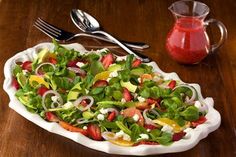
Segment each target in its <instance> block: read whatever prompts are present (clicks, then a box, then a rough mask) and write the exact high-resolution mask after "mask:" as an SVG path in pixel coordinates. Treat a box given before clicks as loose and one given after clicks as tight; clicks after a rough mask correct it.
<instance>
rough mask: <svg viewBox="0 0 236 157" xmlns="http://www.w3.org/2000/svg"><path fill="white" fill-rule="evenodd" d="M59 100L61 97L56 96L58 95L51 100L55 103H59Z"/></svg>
mask: <svg viewBox="0 0 236 157" xmlns="http://www.w3.org/2000/svg"><path fill="white" fill-rule="evenodd" d="M58 99H59V97H58V96H56V95H54V96H52V97H51V100H52V101H53V102H57V100H58Z"/></svg>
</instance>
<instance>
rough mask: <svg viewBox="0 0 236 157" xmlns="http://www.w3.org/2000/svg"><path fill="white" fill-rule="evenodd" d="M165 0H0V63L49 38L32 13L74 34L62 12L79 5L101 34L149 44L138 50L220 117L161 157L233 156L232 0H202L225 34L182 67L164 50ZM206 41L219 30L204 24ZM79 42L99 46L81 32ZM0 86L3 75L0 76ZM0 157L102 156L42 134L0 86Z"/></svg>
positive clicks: (235, 52) (235, 42)
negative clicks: (189, 145)
mask: <svg viewBox="0 0 236 157" xmlns="http://www.w3.org/2000/svg"><path fill="white" fill-rule="evenodd" d="M172 2H173V1H172V0H147V1H143V0H130V1H126V0H119V1H116V0H100V1H98V0H97V1H94V0H86V1H82V0H73V1H64V0H61V1H56V0H52V1H48V0H41V1H37V0H32V1H28V0H11V1H7V0H0V56H1V57H0V67H1V68H2V71H3V67H4V63H5V62H6V60H7V59H8V58H10V57H12V56H13V55H14V54H16V53H17V52H19V51H21V50H24V49H26V48H28V47H32V46H34V45H36V44H38V43H41V42H45V41H51V39H50V38H48V37H47V36H45V35H44V34H43V33H41V32H39V31H38V30H37V29H36V28H35V27H33V24H34V21H35V20H36V18H37V17H42V18H43V19H45V20H46V21H48V22H50V23H54V24H55V25H57V26H59V27H61V28H64V29H66V30H69V31H73V32H79V30H78V29H77V28H76V27H75V26H74V25H73V23H72V22H71V20H70V17H69V11H70V10H71V9H73V8H80V9H82V10H85V11H87V12H89V13H91V14H92V15H94V16H95V17H96V18H97V19H98V20H99V22H100V23H101V24H102V26H103V28H104V29H105V30H106V31H107V32H111V33H112V34H113V35H114V36H116V37H119V38H121V39H124V40H129V41H144V42H146V43H148V44H150V45H151V48H150V49H148V50H146V51H145V52H144V53H145V54H147V55H148V56H150V57H151V58H152V59H153V60H155V61H156V62H157V63H158V65H159V66H160V68H161V69H162V70H163V71H165V72H172V71H175V72H177V73H178V74H179V76H180V77H181V78H182V80H183V81H185V82H195V83H198V84H200V86H201V87H202V93H203V95H204V96H205V97H207V96H211V97H213V98H214V101H215V108H216V109H217V110H218V111H219V112H220V114H221V116H222V123H221V126H220V128H219V129H218V130H216V131H215V132H213V133H211V134H210V135H209V136H208V137H207V138H205V139H203V140H201V141H200V142H199V144H198V145H197V146H195V147H194V148H193V149H191V150H188V151H186V152H182V153H176V154H165V155H163V156H179V157H180V156H181V157H184V156H186V157H187V156H192V157H194V156H195V157H197V156H200V157H210V156H212V157H215V156H224V157H233V156H236V94H235V93H236V83H235V82H236V16H235V14H236V2H235V1H234V0H224V1H221V0H214V1H213V0H206V1H204V3H206V4H207V5H208V6H209V7H210V8H211V13H210V15H209V16H208V18H209V17H214V18H216V19H219V20H221V21H222V22H223V23H224V24H225V25H226V27H227V28H228V34H229V36H228V40H227V42H226V43H225V44H224V46H223V47H221V48H220V49H219V51H218V52H216V53H214V54H212V55H210V56H209V57H207V58H206V59H205V60H203V61H202V62H201V63H200V64H198V65H194V66H184V65H180V64H177V63H176V62H174V61H172V60H171V59H170V58H169V56H168V55H167V53H166V50H165V39H166V36H167V33H168V31H169V29H170V28H171V26H172V24H173V17H172V15H171V13H170V12H169V11H168V9H167V8H168V6H170V4H171V3H172ZM208 31H209V33H210V37H211V39H212V41H216V40H217V38H218V35H217V34H219V32H217V31H216V29H215V28H213V27H212V28H211V29H209V30H208ZM72 42H81V43H82V44H84V45H86V46H91V45H101V44H103V45H105V46H106V45H107V43H101V42H98V41H94V40H91V39H86V38H81V39H76V40H74V41H72ZM0 76H1V77H0V82H1V85H2V84H3V80H4V75H3V72H2V73H1V74H0ZM0 96H1V98H0V124H1V125H0V126H1V127H0V156H2V157H8V156H22V157H26V156H29V157H33V156H35V157H36V156H57V157H58V156H96V157H104V156H110V155H108V154H105V153H102V152H98V151H95V150H92V149H88V148H86V147H84V146H82V145H80V144H77V143H75V142H73V141H71V140H68V139H66V138H64V137H61V136H58V135H55V134H52V133H49V132H47V131H45V130H43V129H41V128H40V127H38V126H36V125H35V124H33V123H31V122H29V121H27V120H26V119H24V118H22V117H21V116H19V115H18V114H17V113H16V112H14V111H13V110H11V109H10V108H9V107H8V103H9V98H8V96H7V94H6V93H5V92H4V91H3V89H2V88H1V90H0Z"/></svg>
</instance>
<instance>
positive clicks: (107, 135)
mask: <svg viewBox="0 0 236 157" xmlns="http://www.w3.org/2000/svg"><path fill="white" fill-rule="evenodd" d="M102 137H103V138H104V139H105V140H107V141H109V140H116V139H117V138H118V137H117V136H116V134H115V133H114V132H110V131H105V132H102Z"/></svg>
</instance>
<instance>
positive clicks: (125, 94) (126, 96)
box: [123, 87, 133, 101]
mask: <svg viewBox="0 0 236 157" xmlns="http://www.w3.org/2000/svg"><path fill="white" fill-rule="evenodd" d="M123 97H124V99H125V101H131V100H132V99H133V97H132V95H131V94H130V92H129V90H128V89H127V88H125V87H124V88H123Z"/></svg>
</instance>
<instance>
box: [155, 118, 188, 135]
mask: <svg viewBox="0 0 236 157" xmlns="http://www.w3.org/2000/svg"><path fill="white" fill-rule="evenodd" d="M153 122H154V123H157V124H159V125H161V126H164V125H169V126H171V127H172V128H173V131H174V132H175V133H178V132H180V131H182V130H183V129H184V128H182V127H181V126H179V124H178V123H176V122H175V121H173V120H171V119H169V118H158V119H156V120H153Z"/></svg>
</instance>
